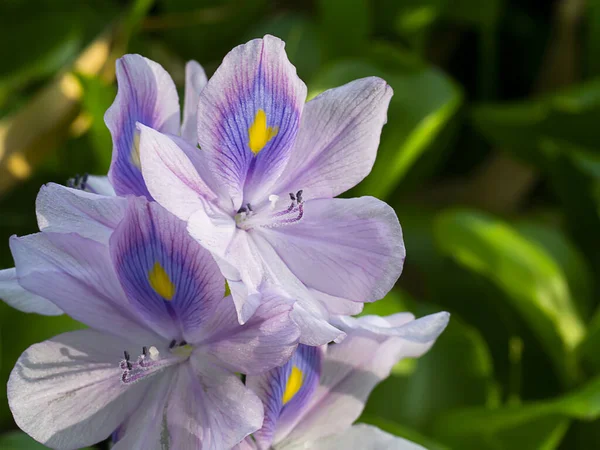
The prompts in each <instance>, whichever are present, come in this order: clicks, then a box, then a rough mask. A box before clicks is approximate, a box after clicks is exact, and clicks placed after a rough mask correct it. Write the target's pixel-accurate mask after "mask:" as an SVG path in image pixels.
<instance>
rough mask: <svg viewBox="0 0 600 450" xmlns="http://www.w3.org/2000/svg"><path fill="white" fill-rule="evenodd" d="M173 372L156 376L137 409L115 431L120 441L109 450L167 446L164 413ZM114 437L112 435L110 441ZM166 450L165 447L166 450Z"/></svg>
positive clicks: (133, 449)
mask: <svg viewBox="0 0 600 450" xmlns="http://www.w3.org/2000/svg"><path fill="white" fill-rule="evenodd" d="M176 373H177V372H175V371H169V372H165V373H163V374H161V375H158V376H157V377H156V378H155V379H154V380H153V383H152V385H151V387H149V388H148V390H147V391H146V394H145V395H144V399H143V400H142V402H141V403H140V405H139V406H138V407H137V408H136V409H135V411H133V412H132V414H131V415H130V416H129V417H128V418H127V421H126V422H124V423H123V424H121V425H120V426H119V428H118V435H119V439H118V441H117V443H116V445H114V446H113V447H111V450H162V449H163V448H165V447H166V446H165V445H163V444H164V443H165V442H167V443H168V429H167V427H166V423H165V419H164V409H165V405H166V404H167V399H168V396H169V393H170V391H171V385H172V382H173V379H174V378H175V377H176ZM114 436H115V434H114V433H113V439H114ZM167 448H168V447H167Z"/></svg>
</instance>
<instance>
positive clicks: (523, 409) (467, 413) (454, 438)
mask: <svg viewBox="0 0 600 450" xmlns="http://www.w3.org/2000/svg"><path fill="white" fill-rule="evenodd" d="M599 417H600V377H598V378H594V379H593V380H591V381H590V382H588V383H587V384H586V385H584V386H583V387H581V388H579V389H578V390H576V391H574V392H572V393H569V394H567V395H564V396H562V397H559V398H556V399H551V400H544V401H539V402H531V403H525V404H523V405H519V406H514V407H505V408H498V409H489V408H464V409H461V410H455V411H450V412H448V413H447V414H445V415H443V416H441V417H440V418H439V419H438V420H437V421H436V423H435V426H434V435H435V436H436V437H437V438H438V439H440V440H442V441H443V442H445V443H448V444H449V445H458V444H460V445H459V447H460V448H461V449H462V448H465V449H471V448H473V449H476V448H477V449H484V450H485V449H488V448H489V449H494V450H495V449H507V450H510V449H515V448H523V449H526V448H527V449H529V448H549V449H552V448H556V445H557V443H558V442H559V441H560V439H561V438H562V435H563V434H564V432H565V431H566V426H567V424H568V420H569V419H578V420H594V419H597V418H599ZM536 435H540V436H544V435H545V436H546V442H545V443H544V446H541V445H540V444H539V443H537V444H534V442H533V438H534V437H535V436H536ZM524 439H528V440H525V441H524ZM527 442H530V443H527ZM466 443H468V444H466ZM491 443H493V444H494V445H493V446H492V444H491ZM475 444H477V445H480V447H478V446H477V445H475Z"/></svg>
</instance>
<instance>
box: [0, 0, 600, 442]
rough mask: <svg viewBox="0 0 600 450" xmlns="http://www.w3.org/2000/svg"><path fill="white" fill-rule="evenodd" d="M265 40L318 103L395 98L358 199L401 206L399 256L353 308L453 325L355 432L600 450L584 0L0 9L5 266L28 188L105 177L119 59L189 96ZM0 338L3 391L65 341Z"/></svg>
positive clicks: (19, 326)
mask: <svg viewBox="0 0 600 450" xmlns="http://www.w3.org/2000/svg"><path fill="white" fill-rule="evenodd" d="M265 33H271V34H274V35H276V36H279V37H281V38H282V39H284V40H285V41H286V42H287V47H286V48H287V52H288V55H289V58H290V59H291V60H292V62H293V63H294V64H295V65H296V67H297V69H298V73H299V75H300V76H301V77H302V78H303V79H304V80H305V81H306V83H307V84H308V86H309V92H310V95H311V96H314V95H316V94H317V93H319V92H321V91H323V90H325V89H327V88H329V87H333V86H337V85H340V84H343V83H345V82H347V81H350V80H352V79H355V78H360V77H364V76H369V75H378V76H381V77H383V78H385V79H386V80H387V81H388V82H389V84H390V85H391V86H392V87H393V89H394V92H395V95H394V97H393V99H392V103H391V105H390V109H389V114H388V119H389V120H388V123H387V125H386V126H385V128H384V132H383V136H382V141H381V146H380V149H379V156H378V160H377V162H376V164H375V167H374V169H373V172H372V174H371V175H370V176H369V177H368V178H367V179H365V181H364V182H363V183H361V184H360V185H359V186H357V187H356V188H355V189H353V190H352V191H351V192H350V193H349V195H352V196H356V195H374V196H377V197H379V198H382V199H384V200H386V201H387V202H388V203H390V204H391V205H392V206H393V207H394V208H395V209H396V211H397V213H398V216H399V218H400V222H401V223H402V225H403V228H404V233H405V240H406V247H407V253H408V256H407V260H406V266H405V271H404V274H403V275H402V277H401V279H400V281H399V283H398V285H397V287H396V289H395V290H394V291H393V292H392V293H390V294H389V295H388V297H386V299H384V300H382V301H380V302H377V303H375V304H372V305H369V306H368V307H367V308H366V310H367V311H368V312H371V313H373V312H374V313H378V314H388V313H393V312H397V311H400V310H410V311H413V312H415V313H416V314H417V315H423V314H427V313H429V312H433V311H437V310H440V309H444V310H448V311H450V312H452V314H453V315H452V320H451V324H450V326H449V327H448V329H447V331H446V332H445V333H444V334H443V335H442V336H441V338H440V339H439V341H438V342H437V344H436V345H435V347H434V348H433V350H432V351H431V352H430V353H429V354H427V355H426V356H425V357H423V358H421V359H420V360H419V361H405V362H403V363H400V364H399V365H398V366H397V367H396V368H395V369H394V374H393V376H392V377H390V378H389V379H388V380H386V381H385V382H384V383H382V384H381V385H380V386H379V387H378V388H377V389H376V390H375V391H374V393H373V395H372V397H371V399H370V401H369V403H368V405H367V408H366V410H365V412H364V415H363V418H362V420H363V421H365V422H370V423H373V424H376V425H378V426H380V427H381V428H383V429H385V430H387V431H390V432H392V433H395V434H398V435H401V436H406V437H408V438H410V439H413V440H415V441H417V442H420V443H422V444H423V445H424V446H426V447H427V448H429V449H431V450H442V449H446V450H447V449H454V450H471V449H473V450H488V449H489V450H505V449H507V450H521V449H526V450H530V449H544V450H551V449H564V450H566V449H568V450H577V449H585V450H588V449H592V448H600V421H599V420H598V418H599V417H600V313H597V312H598V304H599V301H600V283H598V282H597V280H598V279H599V278H598V274H599V272H600V2H599V1H597V0H588V1H585V0H561V1H551V0H486V1H481V0H310V1H308V0H210V1H209V0H156V1H153V0H135V1H119V0H78V1H72V0H2V1H1V2H0V242H1V243H2V245H1V246H0V267H9V266H11V265H12V264H13V263H12V258H11V256H10V252H9V250H8V237H9V236H10V235H12V234H19V235H23V234H27V233H32V232H35V231H36V222H35V211H34V202H35V197H36V193H37V191H38V189H39V187H40V185H41V184H43V183H46V182H48V181H57V182H61V183H64V182H65V181H66V180H67V179H68V178H69V177H72V176H74V175H75V174H77V173H79V174H82V173H85V172H89V173H93V174H105V173H106V172H107V169H108V164H109V161H110V154H111V141H110V135H109V133H108V130H107V129H106V127H105V125H104V122H103V114H104V111H105V110H106V108H107V107H108V106H109V105H110V104H111V102H112V100H113V99H114V96H115V92H116V88H115V85H114V62H115V58H117V57H119V56H120V55H122V54H123V53H126V52H138V53H141V54H144V55H145V56H148V57H149V58H151V59H154V60H156V61H158V62H160V63H161V64H162V65H163V66H164V67H165V68H166V69H167V70H168V71H169V72H170V73H171V74H172V76H173V78H174V79H175V81H176V83H177V84H178V87H179V88H180V89H181V88H182V86H183V78H184V77H183V75H184V72H183V67H184V63H185V61H186V60H188V59H196V60H197V61H199V62H200V63H201V64H203V65H204V67H205V68H206V70H207V72H208V73H209V74H211V73H212V72H213V71H214V70H215V68H216V67H217V66H218V64H219V62H220V60H221V59H222V58H223V56H224V55H225V53H226V52H227V51H228V50H229V49H231V48H232V47H233V46H235V45H237V44H240V43H243V42H245V41H247V40H248V39H250V38H253V37H261V36H263V35H264V34H265ZM81 301H85V299H81ZM0 326H1V334H0V339H1V341H0V342H1V347H0V348H1V352H2V353H1V358H0V364H1V366H0V380H1V384H2V386H4V384H5V382H6V380H7V378H8V375H9V373H10V370H11V368H12V366H13V364H14V362H15V360H16V358H17V357H18V356H19V354H20V353H21V352H22V351H23V350H24V349H25V348H27V347H28V346H29V345H31V344H32V343H34V342H37V341H40V340H42V339H45V338H48V337H50V336H52V335H54V334H57V333H60V332H62V331H65V330H70V329H73V328H77V327H78V324H76V323H74V322H73V321H71V320H70V319H68V318H65V317H58V318H47V317H39V316H35V315H27V314H23V313H19V312H18V311H14V310H11V309H10V308H9V307H7V306H6V305H4V304H0ZM12 429H14V423H13V422H12V419H11V415H10V411H9V410H8V406H7V402H6V394H5V389H0V430H3V431H7V432H8V431H10V430H12ZM34 448H39V447H38V446H36V445H35V444H33V443H31V442H28V441H27V439H23V438H22V437H20V436H19V435H16V434H14V433H13V434H10V435H5V436H4V437H0V449H23V450H25V449H34Z"/></svg>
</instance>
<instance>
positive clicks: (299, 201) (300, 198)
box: [296, 189, 303, 203]
mask: <svg viewBox="0 0 600 450" xmlns="http://www.w3.org/2000/svg"><path fill="white" fill-rule="evenodd" d="M302 192H303V191H302V189H300V190H299V191H298V192H296V198H297V199H298V203H302Z"/></svg>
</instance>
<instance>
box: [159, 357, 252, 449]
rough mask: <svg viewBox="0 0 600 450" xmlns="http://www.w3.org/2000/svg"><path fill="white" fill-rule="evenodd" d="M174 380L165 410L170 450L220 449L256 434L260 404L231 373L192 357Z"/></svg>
mask: <svg viewBox="0 0 600 450" xmlns="http://www.w3.org/2000/svg"><path fill="white" fill-rule="evenodd" d="M190 363H191V364H183V365H181V366H180V368H179V369H178V371H177V376H176V379H175V378H174V379H173V383H174V386H173V389H172V391H171V395H170V398H169V400H168V406H167V409H166V415H165V417H166V423H167V427H168V433H169V438H170V445H171V447H170V448H173V449H199V450H223V449H228V448H231V447H233V446H234V445H236V444H238V443H239V442H241V441H242V440H243V439H244V438H245V437H246V436H248V435H249V434H251V433H253V432H254V431H256V430H257V429H258V428H259V427H260V425H261V423H262V417H263V408H262V403H261V402H260V400H259V399H258V397H256V395H255V394H254V393H252V391H250V389H248V388H247V387H246V386H244V384H243V383H242V382H241V381H240V379H239V378H238V377H237V376H236V375H235V374H233V373H230V372H227V371H225V370H223V369H221V368H220V367H218V366H216V365H214V364H212V363H211V362H210V360H207V358H206V357H204V358H203V357H194V356H193V355H192V358H191V359H190Z"/></svg>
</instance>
